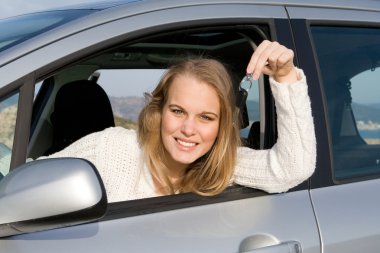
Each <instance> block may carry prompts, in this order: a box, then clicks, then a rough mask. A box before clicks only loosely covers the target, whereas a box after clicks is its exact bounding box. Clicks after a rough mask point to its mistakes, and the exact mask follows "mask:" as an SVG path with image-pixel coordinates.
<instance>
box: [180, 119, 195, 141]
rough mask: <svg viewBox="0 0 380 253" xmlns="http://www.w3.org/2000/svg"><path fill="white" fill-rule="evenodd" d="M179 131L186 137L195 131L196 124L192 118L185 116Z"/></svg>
mask: <svg viewBox="0 0 380 253" xmlns="http://www.w3.org/2000/svg"><path fill="white" fill-rule="evenodd" d="M181 132H182V133H183V134H184V135H185V136H187V137H189V136H192V135H194V134H195V132H196V125H195V121H194V119H192V118H190V117H187V118H186V119H185V120H184V121H183V124H182V127H181Z"/></svg>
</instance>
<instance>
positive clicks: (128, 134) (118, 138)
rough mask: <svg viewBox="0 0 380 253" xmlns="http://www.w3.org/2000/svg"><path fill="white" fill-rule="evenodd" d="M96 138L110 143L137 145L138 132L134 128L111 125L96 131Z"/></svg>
mask: <svg viewBox="0 0 380 253" xmlns="http://www.w3.org/2000/svg"><path fill="white" fill-rule="evenodd" d="M94 137H95V138H99V141H101V142H106V143H107V144H108V145H109V144H113V145H117V146H118V145H130V144H133V145H135V144H136V145H137V133H136V131H135V130H133V129H126V128H123V127H110V128H107V129H105V130H103V131H101V132H98V133H95V136H94Z"/></svg>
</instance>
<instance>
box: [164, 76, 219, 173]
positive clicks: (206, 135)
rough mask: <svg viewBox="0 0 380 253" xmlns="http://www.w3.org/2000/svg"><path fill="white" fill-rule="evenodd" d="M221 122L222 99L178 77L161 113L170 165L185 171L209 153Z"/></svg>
mask: <svg viewBox="0 0 380 253" xmlns="http://www.w3.org/2000/svg"><path fill="white" fill-rule="evenodd" d="M219 119H220V103H219V99H218V96H217V93H216V91H215V90H214V89H213V88H212V87H211V86H210V85H207V84H206V83H203V82H199V81H198V80H196V79H195V78H192V77H190V76H186V75H183V76H178V77H176V78H175V79H174V80H173V83H172V84H171V86H170V88H169V92H168V98H167V101H166V104H165V105H164V108H163V112H162V123H161V124H162V125H161V136H162V141H163V144H164V147H165V149H166V151H167V157H166V158H167V159H166V160H167V161H168V163H169V164H167V166H168V167H169V168H170V169H179V170H180V169H184V168H186V167H187V165H189V164H190V163H192V162H194V161H195V160H197V159H198V158H199V157H201V156H203V155H204V154H206V153H207V152H208V151H209V150H210V149H211V147H212V146H213V144H214V142H215V139H216V137H217V136H218V130H219Z"/></svg>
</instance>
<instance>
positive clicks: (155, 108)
mask: <svg viewBox="0 0 380 253" xmlns="http://www.w3.org/2000/svg"><path fill="white" fill-rule="evenodd" d="M180 75H188V76H191V77H194V78H196V79H197V80H199V81H200V82H203V83H206V84H208V85H210V86H211V87H212V88H213V89H214V90H215V91H216V93H217V95H218V98H219V103H220V121H219V132H218V136H217V138H216V140H215V143H214V145H213V146H212V148H211V149H210V151H209V152H207V153H206V154H205V155H204V156H202V157H200V158H198V159H197V160H196V161H194V162H193V163H192V164H190V165H189V166H188V167H187V169H186V171H185V173H184V175H183V177H182V178H181V179H179V180H178V181H177V182H175V183H173V182H171V181H170V179H169V177H168V176H167V175H168V173H167V172H168V168H167V166H166V165H165V162H164V157H165V152H166V150H165V148H164V145H163V144H162V139H161V116H162V110H163V107H164V105H165V103H166V100H167V97H168V92H169V88H170V86H171V83H172V82H173V80H174V79H175V78H176V77H178V76H180ZM234 112H235V97H234V94H233V87H232V82H231V78H230V76H229V74H228V72H227V70H226V68H225V67H224V66H223V64H221V63H220V62H218V61H216V60H212V59H189V60H186V61H183V62H181V63H179V64H175V65H173V66H171V67H170V68H169V69H168V71H167V72H166V73H165V74H164V75H163V77H162V78H161V80H160V82H159V84H158V85H157V87H156V88H155V90H154V91H153V92H152V96H151V98H150V101H148V103H147V104H146V106H145V107H144V108H143V110H142V112H141V113H140V116H139V127H138V139H139V143H140V146H141V148H142V150H143V152H144V153H145V155H146V162H147V165H148V168H149V169H150V171H151V173H152V175H153V178H154V179H156V180H158V182H160V183H161V184H162V185H164V186H165V189H164V192H165V193H166V194H174V193H179V192H195V193H198V194H201V195H208V196H210V195H216V194H218V193H220V192H222V191H223V190H224V189H225V188H226V187H227V186H228V184H229V183H230V180H231V177H232V174H233V170H234V166H235V162H236V154H237V147H238V146H239V145H240V137H239V126H238V122H237V120H235V113H234Z"/></svg>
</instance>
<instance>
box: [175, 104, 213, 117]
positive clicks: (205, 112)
mask: <svg viewBox="0 0 380 253" xmlns="http://www.w3.org/2000/svg"><path fill="white" fill-rule="evenodd" d="M168 107H169V108H171V107H178V108H180V109H181V110H183V111H185V112H186V111H187V110H185V108H183V107H182V106H180V105H177V104H169V105H168ZM200 114H212V115H214V116H215V117H216V118H219V114H217V113H214V112H208V111H203V112H201V113H200Z"/></svg>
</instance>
